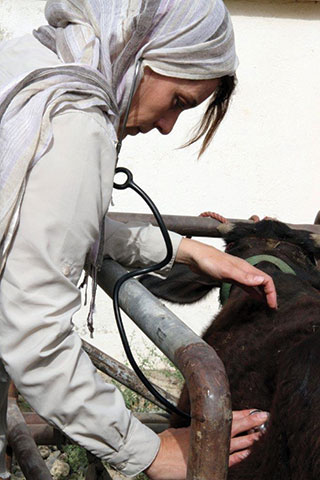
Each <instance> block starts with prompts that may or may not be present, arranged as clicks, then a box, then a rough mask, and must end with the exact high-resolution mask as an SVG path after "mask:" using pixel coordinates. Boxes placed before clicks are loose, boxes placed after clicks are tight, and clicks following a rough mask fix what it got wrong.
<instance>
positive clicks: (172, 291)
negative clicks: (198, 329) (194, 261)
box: [139, 263, 221, 304]
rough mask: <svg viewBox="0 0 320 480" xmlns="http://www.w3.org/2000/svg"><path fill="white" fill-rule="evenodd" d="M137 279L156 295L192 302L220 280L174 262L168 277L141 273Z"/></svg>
mask: <svg viewBox="0 0 320 480" xmlns="http://www.w3.org/2000/svg"><path fill="white" fill-rule="evenodd" d="M139 281H140V282H141V283H142V284H143V285H144V286H145V287H146V288H147V289H148V290H149V291H150V292H151V293H153V295H155V296H156V297H159V298H162V299H163V300H169V301H170V302H173V303H183V304H184V303H194V302H196V301H198V300H200V299H201V298H203V297H204V296H205V295H206V294H207V293H209V292H210V290H212V288H215V287H220V285H221V282H220V281H219V280H216V279H214V278H211V277H207V276H204V275H198V274H197V273H193V272H192V271H191V270H190V269H189V267H187V266H186V265H183V264H179V263H176V264H175V265H174V266H173V267H172V269H171V272H170V273H169V275H168V277H167V278H165V279H163V278H161V277H159V276H156V275H143V276H142V277H140V279H139Z"/></svg>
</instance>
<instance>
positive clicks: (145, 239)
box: [104, 217, 182, 275]
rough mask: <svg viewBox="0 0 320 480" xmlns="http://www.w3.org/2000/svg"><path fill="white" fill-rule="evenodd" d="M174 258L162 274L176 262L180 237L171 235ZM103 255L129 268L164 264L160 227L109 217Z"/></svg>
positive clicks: (170, 233) (161, 271)
mask: <svg viewBox="0 0 320 480" xmlns="http://www.w3.org/2000/svg"><path fill="white" fill-rule="evenodd" d="M169 235H170V239H171V242H172V247H173V256H172V259H171V261H170V263H169V264H168V265H166V266H165V267H164V268H162V269H161V270H160V271H159V272H160V273H161V274H163V275H166V274H167V273H169V271H170V269H171V267H172V264H173V262H174V259H175V256H176V253H177V250H178V247H179V244H180V242H181V238H182V237H181V235H178V234H177V233H174V232H169ZM104 245H105V248H104V253H105V255H108V256H109V257H111V258H112V259H113V260H117V261H118V262H119V263H121V264H122V265H124V266H127V267H133V268H136V267H140V266H149V265H152V264H155V263H159V262H161V261H162V260H163V259H164V258H165V257H166V254H167V249H166V246H165V242H164V239H163V237H162V234H161V231H160V229H159V228H158V227H154V226H152V225H148V224H143V223H139V222H128V223H121V222H116V221H114V220H111V219H110V218H108V217H107V218H106V224H105V244H104Z"/></svg>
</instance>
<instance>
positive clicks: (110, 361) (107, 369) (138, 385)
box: [82, 340, 178, 408]
mask: <svg viewBox="0 0 320 480" xmlns="http://www.w3.org/2000/svg"><path fill="white" fill-rule="evenodd" d="M82 348H83V349H84V351H85V352H87V354H88V355H89V357H90V359H91V361H92V363H93V365H94V366H95V367H96V368H97V369H98V370H100V371H101V372H103V373H105V374H107V375H109V377H111V378H113V379H114V380H117V381H118V382H120V383H121V384H122V385H124V386H125V387H128V388H130V390H133V391H134V392H136V393H137V394H138V395H141V396H142V397H143V398H145V399H146V400H148V401H149V402H152V403H154V404H155V405H157V406H158V407H160V408H164V407H163V405H162V403H160V402H159V400H157V399H156V398H155V397H154V396H153V395H152V393H150V392H149V390H148V389H147V388H146V387H145V386H144V385H143V383H142V382H141V380H140V378H139V377H138V376H137V375H136V374H135V373H134V372H133V371H132V370H130V368H128V367H126V366H125V365H123V364H122V363H121V362H118V361H117V360H115V359H114V358H112V357H110V356H109V355H107V354H106V353H105V352H102V351H101V350H99V349H98V348H96V347H94V346H93V345H91V344H90V343H88V342H86V341H85V340H82ZM154 387H155V388H156V389H157V390H158V392H160V393H161V395H162V396H163V397H165V398H166V399H167V400H169V402H171V403H173V404H175V405H176V404H177V400H178V399H177V398H176V397H174V396H173V395H171V394H170V393H168V392H166V391H165V390H163V389H162V388H160V387H159V386H157V385H154Z"/></svg>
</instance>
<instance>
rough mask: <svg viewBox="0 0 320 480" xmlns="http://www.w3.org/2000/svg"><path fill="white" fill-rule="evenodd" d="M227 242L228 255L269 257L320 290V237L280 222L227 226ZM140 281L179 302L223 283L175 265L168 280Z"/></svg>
mask: <svg viewBox="0 0 320 480" xmlns="http://www.w3.org/2000/svg"><path fill="white" fill-rule="evenodd" d="M218 229H219V230H220V233H221V235H222V237H223V238H224V240H225V242H226V252H228V253H230V254H231V255H235V256H238V257H241V258H245V259H246V258H249V257H252V256H254V255H260V254H266V255H272V256H276V257H278V258H281V259H282V260H284V261H285V262H287V263H288V264H289V265H290V267H292V268H293V269H294V270H295V271H296V272H297V274H298V275H300V276H303V277H304V278H307V279H308V280H309V281H310V282H311V284H312V285H313V286H314V287H315V288H318V289H319V290H320V273H319V271H318V270H317V268H316V259H317V258H320V235H315V234H312V233H310V232H307V231H303V230H293V229H291V228H289V227H288V226H287V225H285V224H284V223H281V222H278V221H276V220H262V221H261V222H257V223H237V224H231V223H225V224H221V226H220V227H218ZM140 281H141V282H142V283H143V284H144V285H145V286H146V287H147V288H148V289H149V290H150V291H151V292H152V293H153V294H154V295H156V296H157V297H160V298H163V299H165V300H169V301H172V302H176V303H193V302H195V301H197V300H200V299H201V298H202V297H204V296H205V295H206V294H207V293H208V292H209V291H210V290H212V288H214V287H219V286H220V285H221V282H219V281H217V280H215V279H211V278H208V277H203V276H201V275H197V274H195V273H193V272H191V271H190V269H189V268H188V267H187V266H185V265H179V264H176V265H174V267H173V269H172V271H171V272H170V274H169V276H168V277H167V279H165V280H163V279H161V278H159V277H156V276H151V275H146V276H144V277H142V278H141V279H140Z"/></svg>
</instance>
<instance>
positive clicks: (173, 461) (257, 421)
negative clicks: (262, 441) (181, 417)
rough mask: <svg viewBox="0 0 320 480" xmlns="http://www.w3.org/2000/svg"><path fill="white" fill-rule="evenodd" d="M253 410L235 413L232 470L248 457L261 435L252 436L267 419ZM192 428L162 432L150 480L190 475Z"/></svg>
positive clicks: (261, 413)
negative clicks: (188, 469) (250, 449)
mask: <svg viewBox="0 0 320 480" xmlns="http://www.w3.org/2000/svg"><path fill="white" fill-rule="evenodd" d="M250 412H252V410H242V411H239V412H233V418H232V428H231V442H230V456H229V467H231V466H232V465H235V464H236V463H238V462H241V460H243V459H244V458H246V457H247V456H248V455H249V447H250V446H251V445H252V444H253V443H254V442H255V441H256V440H258V438H259V436H260V435H261V434H260V433H249V434H247V435H242V436H240V437H237V435H239V434H240V433H244V432H248V431H250V430H252V429H254V428H255V427H259V426H260V425H262V424H263V423H265V422H266V420H267V419H268V414H267V413H264V412H259V413H255V414H254V415H250ZM190 430H191V429H190V427H188V428H169V429H168V430H165V431H164V432H162V433H160V435H159V437H160V439H161V444H160V449H159V452H158V455H157V456H156V458H155V460H154V461H153V463H152V464H151V465H150V467H149V468H147V470H146V471H145V473H146V474H147V475H148V477H149V478H150V479H151V480H184V479H185V478H186V475H187V463H188V452H189V444H190Z"/></svg>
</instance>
